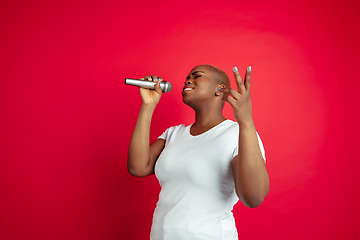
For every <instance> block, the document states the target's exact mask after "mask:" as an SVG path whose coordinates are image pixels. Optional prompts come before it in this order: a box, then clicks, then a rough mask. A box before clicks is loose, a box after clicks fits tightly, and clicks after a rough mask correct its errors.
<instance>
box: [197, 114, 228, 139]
mask: <svg viewBox="0 0 360 240" xmlns="http://www.w3.org/2000/svg"><path fill="white" fill-rule="evenodd" d="M225 120H226V118H225V117H224V116H223V115H222V112H221V111H200V112H199V111H196V114H195V123H194V124H193V125H192V126H191V129H190V132H191V134H192V135H199V134H201V133H204V132H206V131H208V130H209V129H211V128H213V127H215V126H216V125H218V124H220V123H222V122H223V121H225Z"/></svg>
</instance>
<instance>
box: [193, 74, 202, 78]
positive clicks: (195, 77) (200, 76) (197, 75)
mask: <svg viewBox="0 0 360 240" xmlns="http://www.w3.org/2000/svg"><path fill="white" fill-rule="evenodd" d="M202 76H203V75H197V76H195V77H194V78H198V77H202Z"/></svg>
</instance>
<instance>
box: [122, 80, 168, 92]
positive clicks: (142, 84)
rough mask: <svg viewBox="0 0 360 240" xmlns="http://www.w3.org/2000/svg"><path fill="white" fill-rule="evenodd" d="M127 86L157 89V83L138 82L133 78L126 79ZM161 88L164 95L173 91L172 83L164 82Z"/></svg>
mask: <svg viewBox="0 0 360 240" xmlns="http://www.w3.org/2000/svg"><path fill="white" fill-rule="evenodd" d="M125 84H126V85H131V86H137V87H143V88H149V89H155V84H156V82H151V81H145V80H138V79H132V78H125ZM160 87H161V89H162V91H163V92H164V93H167V92H170V91H171V89H172V86H171V83H170V82H167V81H162V82H161V83H160Z"/></svg>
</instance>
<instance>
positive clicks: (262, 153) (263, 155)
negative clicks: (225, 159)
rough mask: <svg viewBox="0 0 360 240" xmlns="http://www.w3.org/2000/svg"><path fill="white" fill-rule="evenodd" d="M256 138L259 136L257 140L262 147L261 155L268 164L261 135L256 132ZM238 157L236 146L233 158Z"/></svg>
mask: <svg viewBox="0 0 360 240" xmlns="http://www.w3.org/2000/svg"><path fill="white" fill-rule="evenodd" d="M256 136H257V139H258V143H259V147H260V151H261V155H262V157H263V159H264V162H265V163H266V158H265V149H264V145H263V143H262V141H261V138H260V136H259V134H258V133H257V132H256ZM236 155H238V147H237V146H236V148H235V149H234V152H233V158H234V157H235V156H236Z"/></svg>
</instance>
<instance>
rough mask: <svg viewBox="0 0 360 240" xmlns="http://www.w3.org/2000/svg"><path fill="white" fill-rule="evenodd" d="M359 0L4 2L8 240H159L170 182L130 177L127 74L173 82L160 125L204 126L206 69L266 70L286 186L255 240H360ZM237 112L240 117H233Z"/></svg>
mask: <svg viewBox="0 0 360 240" xmlns="http://www.w3.org/2000/svg"><path fill="white" fill-rule="evenodd" d="M359 14H360V8H359V3H357V1H339V0H338V1H319V0H315V1H310V0H305V1H301V2H292V1H285V0H278V1H265V0H255V1H188V0H186V1H181V2H180V1H99V2H97V1H2V3H1V6H0V18H1V25H0V26H1V38H0V44H1V47H0V51H1V52H0V55H1V66H0V69H1V71H0V74H1V75H0V79H1V82H0V107H1V112H0V114H1V115H0V125H1V126H0V135H1V145H0V158H1V160H0V194H1V195H0V239H6V240H8V239H132V240H141V239H149V231H150V226H151V219H152V212H153V210H154V207H155V204H156V201H157V197H158V192H159V186H158V183H157V180H156V178H155V177H154V176H151V177H147V178H142V179H138V178H134V177H131V176H130V175H129V174H128V173H127V170H126V155H127V147H128V142H129V139H130V135H131V132H132V129H133V127H134V124H135V120H136V118H137V113H138V110H139V106H140V103H141V101H140V98H139V94H138V89H137V88H135V87H130V86H125V85H124V78H125V77H133V78H139V77H142V76H144V75H146V74H158V75H159V76H162V77H163V78H164V79H165V80H169V81H171V82H172V84H173V90H172V92H170V93H167V94H164V95H163V98H162V101H161V103H160V104H159V106H158V108H157V110H156V112H155V115H154V118H153V124H152V132H151V138H152V139H155V138H156V137H157V136H158V135H160V134H161V133H162V132H163V131H164V130H165V129H166V128H167V127H169V126H171V125H175V124H180V123H186V124H190V123H192V121H193V120H194V118H193V112H192V110H191V109H189V108H188V107H187V106H186V105H184V104H183V103H182V101H181V94H180V92H181V88H182V85H183V83H184V80H185V77H186V75H187V74H188V72H189V71H190V69H191V68H192V67H194V66H195V65H198V64H203V63H208V64H212V65H215V66H218V67H219V68H221V69H223V70H225V71H226V72H227V73H228V74H229V75H230V76H231V78H232V83H233V85H235V84H234V79H233V77H232V75H231V74H232V71H231V69H232V67H233V66H235V65H236V66H238V68H239V69H240V70H241V71H243V72H245V69H246V67H247V66H248V65H251V66H252V69H253V70H252V72H253V73H252V100H253V112H254V119H255V124H256V127H257V130H258V132H259V134H260V136H261V137H262V140H263V142H264V145H265V150H266V156H267V168H268V172H269V175H270V180H271V190H270V193H269V195H268V196H267V197H266V199H265V201H264V203H263V204H262V205H261V206H260V207H259V208H256V209H249V208H246V207H244V206H243V205H242V204H241V203H239V204H237V205H236V207H235V209H234V214H235V216H236V221H237V226H238V230H239V235H240V239H293V240H295V239H359V238H360V230H359V229H360V228H359V220H358V219H359V218H358V215H359V213H360V207H359V204H358V199H359V197H360V193H359V183H360V181H359V174H358V172H359V168H360V163H359V156H358V154H357V149H358V143H359V141H358V138H357V137H358V136H359V133H360V131H359V126H358V124H359V109H360V108H359V107H360V106H359V103H360V101H359V100H360V99H359V81H360V80H359V75H360V74H359V69H360V68H359V63H360V61H359V56H360V51H359V50H360V49H359V41H360V34H359V32H360V31H359V23H360V19H359ZM225 115H226V116H227V117H228V118H230V119H233V116H232V111H231V108H230V107H229V106H227V107H226V108H225Z"/></svg>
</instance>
